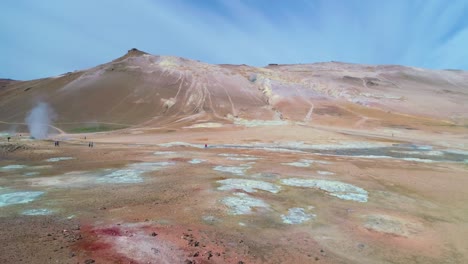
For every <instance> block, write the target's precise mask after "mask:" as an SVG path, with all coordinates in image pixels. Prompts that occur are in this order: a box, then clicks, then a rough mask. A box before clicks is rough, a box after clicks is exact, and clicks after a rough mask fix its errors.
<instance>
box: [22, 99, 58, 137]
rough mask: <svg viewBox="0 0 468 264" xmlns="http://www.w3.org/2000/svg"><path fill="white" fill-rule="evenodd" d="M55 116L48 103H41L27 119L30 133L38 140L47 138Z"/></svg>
mask: <svg viewBox="0 0 468 264" xmlns="http://www.w3.org/2000/svg"><path fill="white" fill-rule="evenodd" d="M54 118H55V114H54V112H53V111H52V109H51V108H50V106H49V105H48V104H47V103H44V102H39V103H38V104H37V105H36V106H35V107H34V108H33V109H32V110H31V112H30V113H29V114H28V116H27V117H26V123H27V124H28V128H29V133H30V135H31V137H33V138H36V139H44V138H47V135H48V134H49V125H50V124H51V122H52V120H53V119H54Z"/></svg>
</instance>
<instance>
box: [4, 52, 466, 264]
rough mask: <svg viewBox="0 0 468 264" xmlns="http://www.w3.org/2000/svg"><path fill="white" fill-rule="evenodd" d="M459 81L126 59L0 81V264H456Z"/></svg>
mask: <svg viewBox="0 0 468 264" xmlns="http://www.w3.org/2000/svg"><path fill="white" fill-rule="evenodd" d="M467 79H468V73H466V72H463V71H434V70H425V69H417V68H411V67H403V66H366V65H353V64H344V63H338V62H330V63H318V64H309V65H269V66H268V67H264V68H256V67H250V66H246V65H209V64H205V63H202V62H197V61H190V60H186V59H182V58H177V57H167V56H153V55H149V54H146V53H144V52H141V51H138V50H130V51H129V53H128V54H126V55H125V56H123V57H121V58H118V59H116V60H114V61H112V62H110V63H107V64H103V65H100V66H97V67H95V68H93V69H88V70H83V71H76V72H72V73H67V74H64V75H61V76H57V77H53V78H46V79H41V80H32V81H11V80H8V81H5V82H2V85H3V86H2V88H0V132H1V137H0V147H1V149H0V151H1V152H0V262H1V263H88V264H89V263H236V264H240V263H466V262H468V240H467V237H468V224H467V223H468V203H467V201H468V193H467V192H466V186H467V184H468V177H467V175H468V173H467V172H468V167H467V164H468V144H467V142H468V137H467V132H468V127H467V125H468V116H467V113H468V104H466V102H467V99H468V86H467V85H466V83H467V82H466V81H467ZM37 101H43V102H47V103H48V104H50V106H51V108H52V109H53V110H54V112H55V114H56V118H55V119H53V123H51V124H50V129H49V130H50V133H51V134H50V136H49V138H48V139H45V140H34V139H30V138H29V134H28V131H27V128H26V125H25V116H26V115H27V113H28V112H29V111H30V110H31V108H32V107H33V106H34V104H35V103H36V102H37ZM8 136H9V137H11V139H10V141H9V142H8V140H7V137H8ZM54 141H59V142H60V146H59V147H55V146H54ZM89 142H93V143H94V147H93V148H90V147H89ZM205 144H206V145H205Z"/></svg>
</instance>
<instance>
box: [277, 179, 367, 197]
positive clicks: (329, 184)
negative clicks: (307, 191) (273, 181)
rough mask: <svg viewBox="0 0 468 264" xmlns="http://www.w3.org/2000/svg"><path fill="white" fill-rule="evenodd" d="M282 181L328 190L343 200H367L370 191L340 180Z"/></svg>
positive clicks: (283, 182) (290, 184)
mask: <svg viewBox="0 0 468 264" xmlns="http://www.w3.org/2000/svg"><path fill="white" fill-rule="evenodd" d="M281 183H282V184H284V185H288V186H296V187H308V188H316V189H320V190H323V191H325V192H327V193H328V194H329V195H332V196H335V197H338V198H340V199H343V200H351V201H357V202H361V203H364V202H367V198H368V193H367V191H366V190H364V189H362V188H360V187H357V186H354V185H351V184H348V183H344V182H339V181H328V180H316V179H298V178H291V179H283V180H281Z"/></svg>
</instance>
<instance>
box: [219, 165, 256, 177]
mask: <svg viewBox="0 0 468 264" xmlns="http://www.w3.org/2000/svg"><path fill="white" fill-rule="evenodd" d="M248 169H250V166H215V167H214V168H213V170H215V171H220V172H226V173H231V174H234V175H239V176H242V175H245V172H246V171H247V170H248Z"/></svg>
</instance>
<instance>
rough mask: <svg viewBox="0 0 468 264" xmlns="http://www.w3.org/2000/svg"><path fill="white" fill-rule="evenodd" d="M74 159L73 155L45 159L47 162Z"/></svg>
mask: <svg viewBox="0 0 468 264" xmlns="http://www.w3.org/2000/svg"><path fill="white" fill-rule="evenodd" d="M72 159H75V158H73V157H56V158H50V159H46V161H47V162H59V161H64V160H72Z"/></svg>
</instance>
